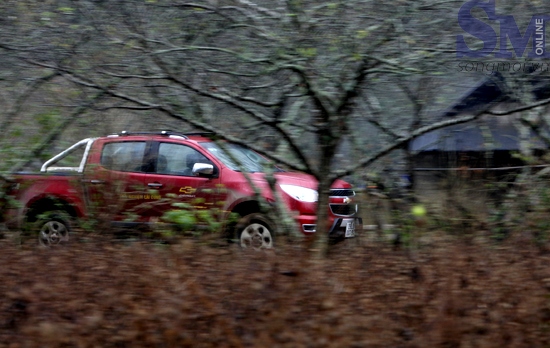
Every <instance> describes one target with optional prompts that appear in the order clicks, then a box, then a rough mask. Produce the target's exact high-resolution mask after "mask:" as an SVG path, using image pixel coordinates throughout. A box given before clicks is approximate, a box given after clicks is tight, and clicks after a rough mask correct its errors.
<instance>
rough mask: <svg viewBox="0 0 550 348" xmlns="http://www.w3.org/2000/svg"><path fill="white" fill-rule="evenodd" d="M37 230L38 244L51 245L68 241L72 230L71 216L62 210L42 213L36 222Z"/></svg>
mask: <svg viewBox="0 0 550 348" xmlns="http://www.w3.org/2000/svg"><path fill="white" fill-rule="evenodd" d="M35 230H36V231H38V244H39V245H41V246H44V247H50V246H54V245H57V244H63V243H67V242H68V241H69V232H70V231H71V225H70V219H69V216H68V215H67V213H65V212H62V211H51V212H45V213H43V214H40V216H39V218H38V220H37V221H36V223H35Z"/></svg>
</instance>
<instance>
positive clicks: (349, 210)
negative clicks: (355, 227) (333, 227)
mask: <svg viewBox="0 0 550 348" xmlns="http://www.w3.org/2000/svg"><path fill="white" fill-rule="evenodd" d="M329 206H330V211H331V212H332V213H333V214H334V215H336V216H352V215H355V214H356V213H357V204H330V205H329Z"/></svg>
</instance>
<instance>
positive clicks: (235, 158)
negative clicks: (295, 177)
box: [200, 142, 269, 173]
mask: <svg viewBox="0 0 550 348" xmlns="http://www.w3.org/2000/svg"><path fill="white" fill-rule="evenodd" d="M200 145H201V146H202V147H203V148H205V149H206V150H208V152H210V153H211V154H212V155H214V156H216V158H218V159H219V160H220V161H222V162H223V164H225V165H226V166H227V167H229V168H230V169H232V170H235V171H242V170H244V171H246V172H250V173H255V172H264V171H265V168H266V166H267V165H269V163H268V162H267V160H266V159H265V158H264V157H262V156H260V155H259V154H258V153H256V152H254V151H253V150H251V149H248V148H246V147H244V146H241V145H237V144H231V143H225V144H224V145H223V149H222V148H221V147H220V146H218V144H216V143H213V142H203V143H200Z"/></svg>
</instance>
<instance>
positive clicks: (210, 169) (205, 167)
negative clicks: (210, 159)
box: [192, 163, 214, 176]
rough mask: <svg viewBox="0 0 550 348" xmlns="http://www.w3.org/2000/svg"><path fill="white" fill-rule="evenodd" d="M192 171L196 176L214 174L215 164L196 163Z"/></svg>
mask: <svg viewBox="0 0 550 348" xmlns="http://www.w3.org/2000/svg"><path fill="white" fill-rule="evenodd" d="M192 173H193V175H194V176H201V175H203V176H212V175H213V174H214V166H213V165H211V164H207V163H195V164H194V165H193V170H192Z"/></svg>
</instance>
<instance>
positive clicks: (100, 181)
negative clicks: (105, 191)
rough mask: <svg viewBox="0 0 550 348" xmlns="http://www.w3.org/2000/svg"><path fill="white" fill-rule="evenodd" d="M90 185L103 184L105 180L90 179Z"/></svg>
mask: <svg viewBox="0 0 550 348" xmlns="http://www.w3.org/2000/svg"><path fill="white" fill-rule="evenodd" d="M88 182H89V183H90V184H104V183H105V180H99V179H92V180H89V181H88Z"/></svg>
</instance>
